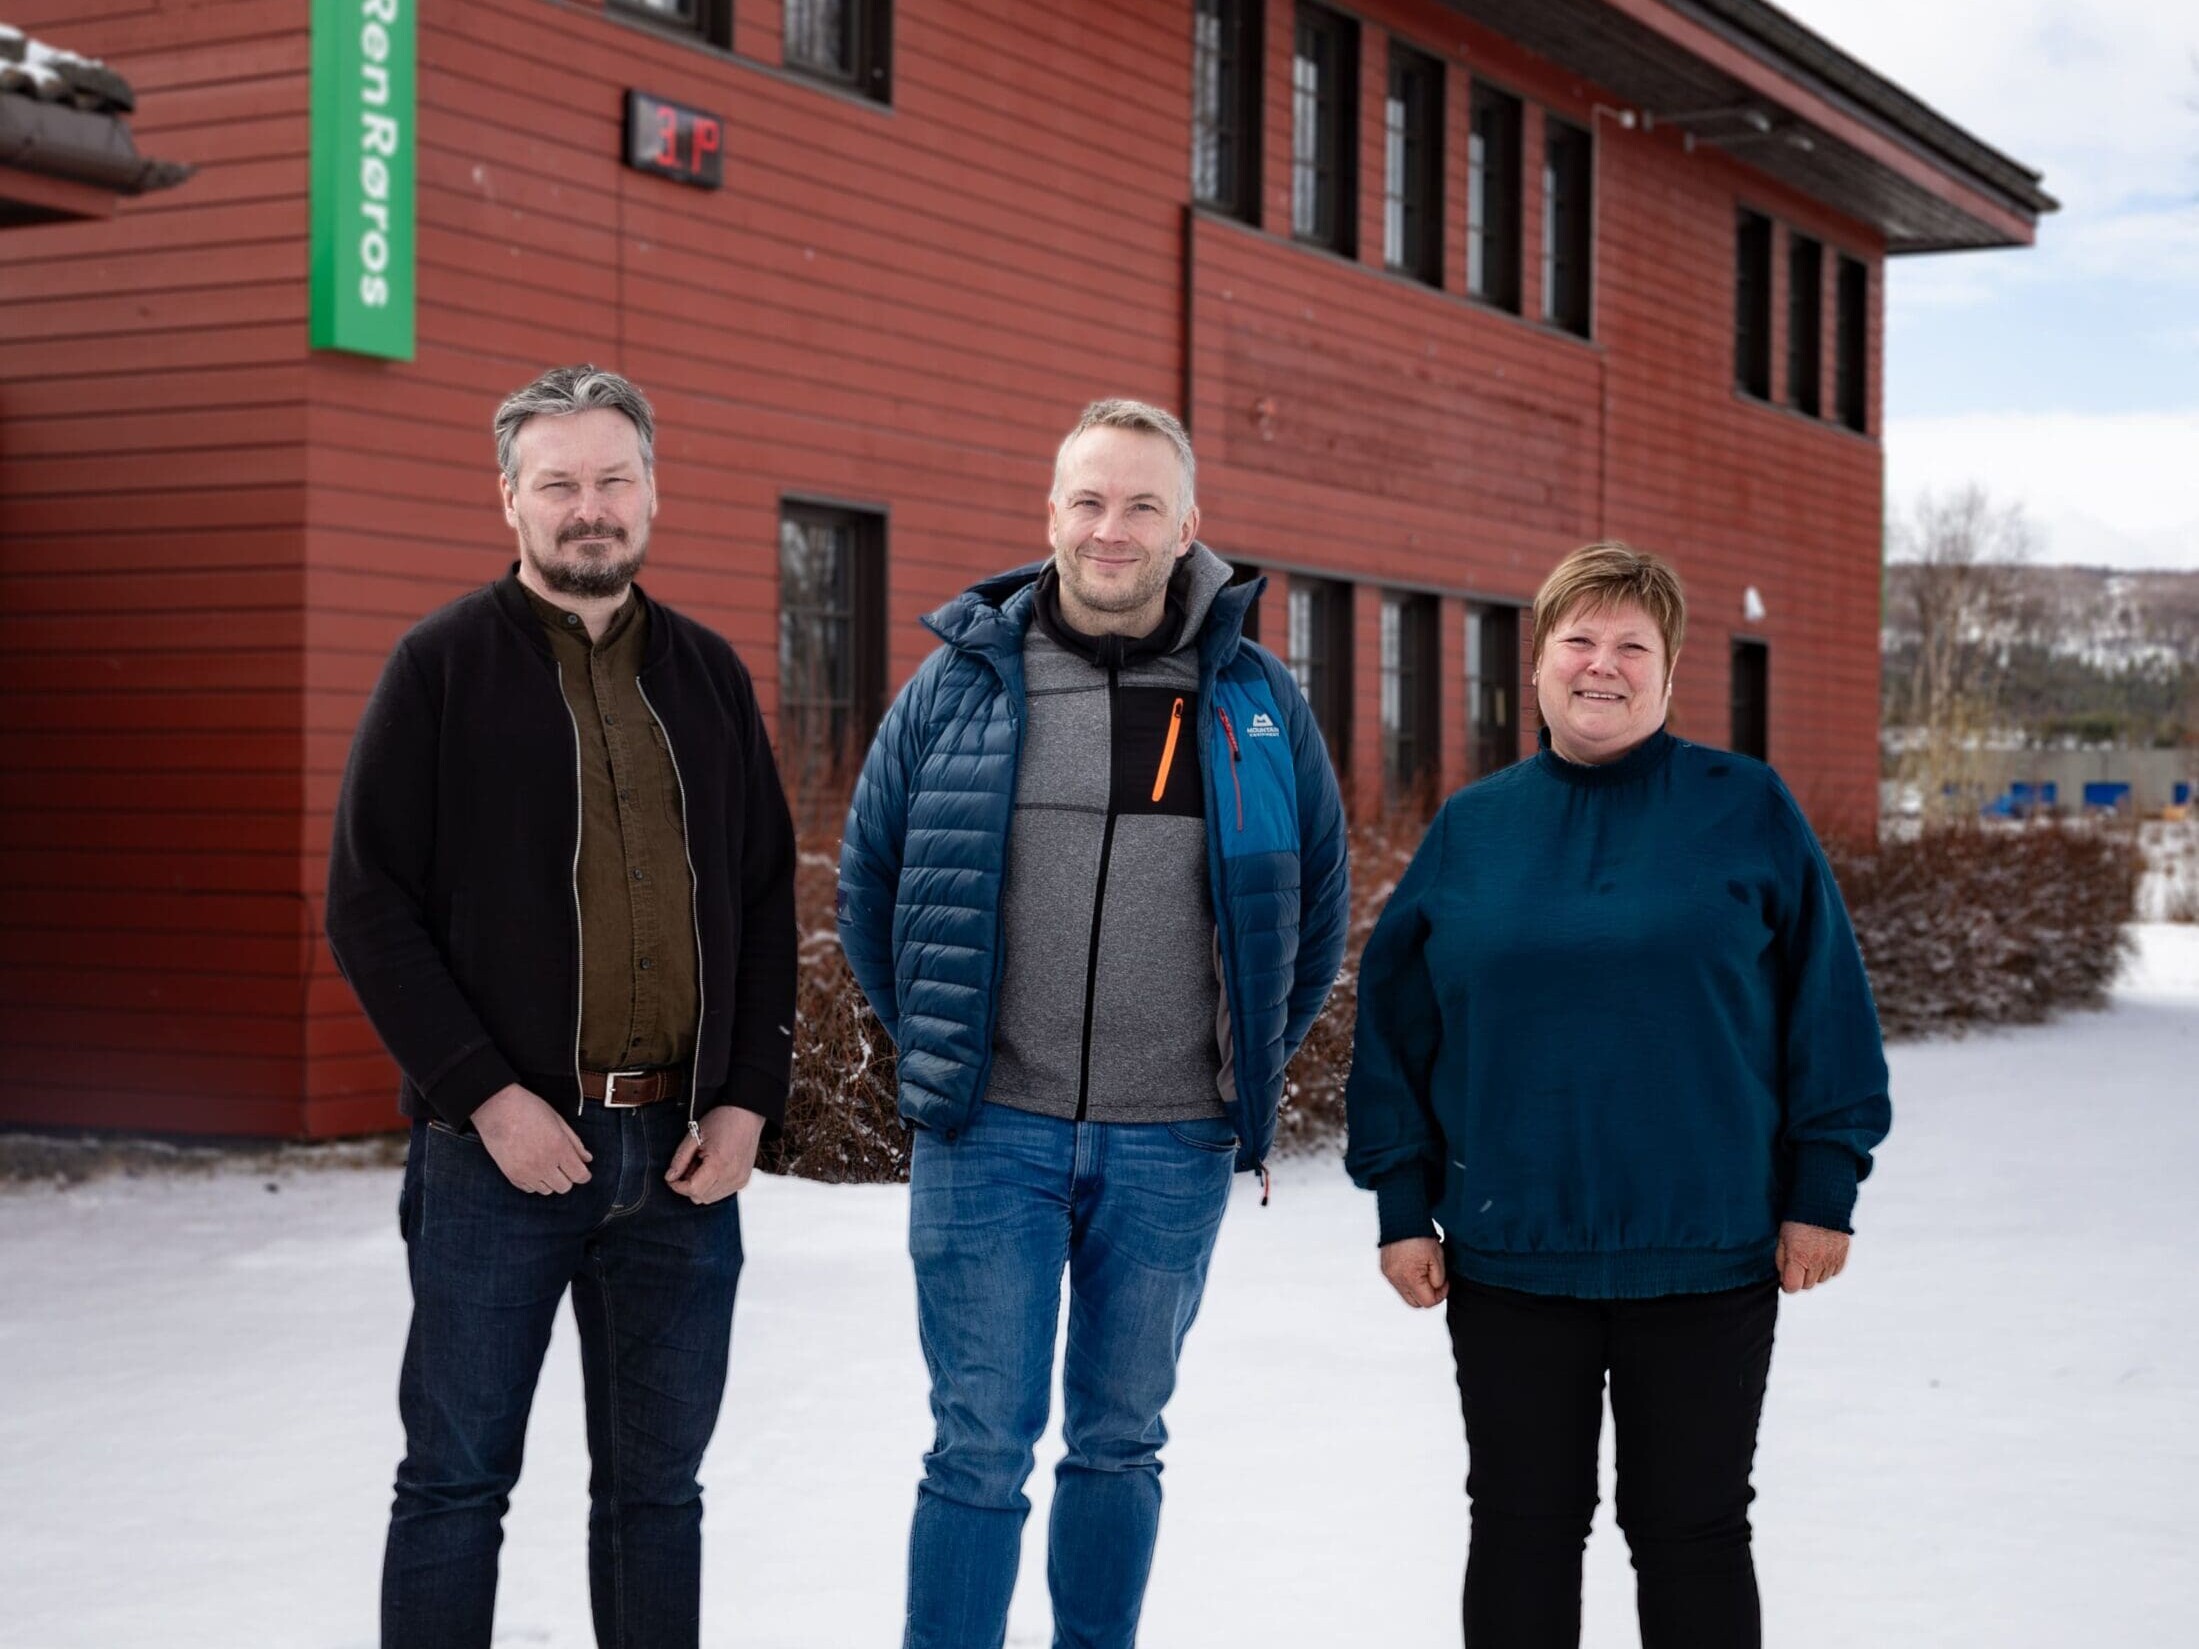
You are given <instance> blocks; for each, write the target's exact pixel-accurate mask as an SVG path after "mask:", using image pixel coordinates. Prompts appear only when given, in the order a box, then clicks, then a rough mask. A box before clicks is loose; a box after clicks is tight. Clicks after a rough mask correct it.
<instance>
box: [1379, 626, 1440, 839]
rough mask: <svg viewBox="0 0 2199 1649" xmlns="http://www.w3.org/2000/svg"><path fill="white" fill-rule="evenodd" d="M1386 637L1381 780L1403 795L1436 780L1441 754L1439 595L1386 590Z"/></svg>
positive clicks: (1394, 795)
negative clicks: (1437, 667)
mask: <svg viewBox="0 0 2199 1649" xmlns="http://www.w3.org/2000/svg"><path fill="white" fill-rule="evenodd" d="M1381 639H1382V659H1381V681H1380V688H1381V722H1382V782H1383V784H1384V785H1385V786H1386V787H1387V789H1388V791H1389V794H1390V795H1391V797H1392V798H1403V797H1407V796H1410V795H1411V794H1412V793H1413V792H1414V791H1416V790H1417V789H1419V788H1420V787H1421V786H1422V785H1423V784H1427V783H1432V782H1433V780H1434V777H1435V772H1436V765H1437V760H1438V749H1437V721H1438V718H1439V716H1440V713H1441V712H1440V710H1439V709H1438V699H1437V695H1436V668H1435V654H1436V602H1435V598H1434V597H1432V596H1424V595H1385V596H1384V597H1383V598H1382V615H1381Z"/></svg>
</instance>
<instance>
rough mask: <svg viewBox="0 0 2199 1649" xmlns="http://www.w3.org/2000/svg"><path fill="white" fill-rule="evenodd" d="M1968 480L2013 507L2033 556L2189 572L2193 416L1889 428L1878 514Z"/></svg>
mask: <svg viewBox="0 0 2199 1649" xmlns="http://www.w3.org/2000/svg"><path fill="white" fill-rule="evenodd" d="M1973 481H1974V482H1976V483H1978V484H1979V485H1981V486H1983V487H1984V488H1985V489H1986V490H1987V491H1988V492H1990V493H1991V494H1992V495H1993V496H1994V498H1996V499H1997V500H2001V501H2004V502H2015V503H2021V504H2022V505H2023V506H2024V509H2025V512H2026V513H2027V514H2028V515H2029V516H2030V517H2031V519H2032V521H2033V523H2034V524H2035V525H2036V526H2037V527H2038V528H2039V529H2040V536H2041V539H2042V543H2041V545H2040V552H2039V553H2040V559H2041V560H2043V561H2049V562H2060V561H2081V562H2086V563H2090V564H2095V565H2098V564H2105V565H2109V566H2117V567H2131V568H2135V567H2189V568H2199V408H2193V409H2191V410H2188V411H2178V412H2157V413H2100V414H2090V415H2088V414H2049V413H2038V414H2030V413H2025V414H2012V413H2003V414H1982V415H1976V416H1965V417H1952V418H1917V419H1896V420H1895V421H1894V422H1893V423H1892V424H1891V425H1889V427H1888V429H1887V431H1886V493H1887V501H1888V507H1889V508H1890V509H1893V510H1899V509H1902V508H1904V507H1905V506H1906V505H1907V504H1908V502H1909V500H1910V499H1911V498H1913V497H1914V496H1915V494H1916V493H1917V492H1918V491H1919V490H1921V489H1924V488H1933V489H1942V490H1943V489H1946V488H1950V487H1959V486H1962V485H1965V484H1967V483H1969V482H1973Z"/></svg>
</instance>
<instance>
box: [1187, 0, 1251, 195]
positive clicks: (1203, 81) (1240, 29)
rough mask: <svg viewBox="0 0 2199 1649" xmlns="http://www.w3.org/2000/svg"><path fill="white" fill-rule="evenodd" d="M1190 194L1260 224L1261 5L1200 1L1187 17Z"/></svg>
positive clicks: (1233, 0)
mask: <svg viewBox="0 0 2199 1649" xmlns="http://www.w3.org/2000/svg"><path fill="white" fill-rule="evenodd" d="M1191 100H1192V101H1191V189H1192V193H1193V194H1194V195H1195V196H1196V197H1197V198H1198V200H1199V201H1200V202H1201V203H1202V204H1204V205H1207V206H1212V207H1215V208H1217V209H1218V210H1220V211H1224V212H1227V213H1229V214H1230V215H1231V216H1232V217H1238V218H1242V219H1244V220H1245V221H1246V222H1247V223H1256V222H1258V221H1259V196H1260V181H1259V180H1260V7H1259V0H1198V6H1197V8H1196V10H1195V11H1194V13H1193V17H1192V64H1191Z"/></svg>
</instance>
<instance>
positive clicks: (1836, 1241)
mask: <svg viewBox="0 0 2199 1649" xmlns="http://www.w3.org/2000/svg"><path fill="white" fill-rule="evenodd" d="M1398 1246H1399V1247H1401V1248H1402V1247H1403V1246H1404V1244H1402V1243H1400V1244H1399V1245H1398ZM1383 1252H1384V1253H1388V1252H1389V1250H1387V1249H1384V1250H1383ZM1847 1263H1848V1234H1847V1232H1845V1231H1828V1230H1826V1229H1825V1228H1824V1227H1823V1226H1822V1225H1804V1224H1802V1223H1801V1222H1800V1221H1798V1220H1788V1221H1787V1222H1786V1223H1785V1224H1784V1225H1782V1226H1780V1227H1779V1246H1778V1248H1777V1249H1775V1250H1774V1251H1773V1253H1772V1264H1773V1265H1775V1266H1777V1267H1778V1268H1779V1286H1780V1287H1781V1288H1783V1289H1785V1290H1786V1291H1787V1292H1788V1293H1789V1294H1799V1293H1801V1292H1802V1290H1804V1289H1805V1288H1815V1287H1816V1286H1817V1285H1818V1284H1819V1283H1829V1282H1831V1281H1832V1280H1833V1279H1834V1278H1835V1277H1837V1276H1839V1275H1840V1272H1841V1269H1842V1268H1843V1267H1844V1266H1846V1265H1847ZM1385 1269H1387V1266H1385Z"/></svg>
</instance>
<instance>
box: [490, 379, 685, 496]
mask: <svg viewBox="0 0 2199 1649" xmlns="http://www.w3.org/2000/svg"><path fill="white" fill-rule="evenodd" d="M596 407H609V408H610V409H611V410H612V411H614V412H623V413H625V414H626V416H627V419H628V420H629V421H630V422H631V423H632V424H633V426H634V433H635V434H636V435H638V436H640V437H641V467H642V468H643V469H654V468H655V467H656V461H657V415H656V413H654V412H653V411H651V410H650V407H649V397H648V396H646V395H644V394H642V392H641V391H640V390H639V389H637V388H635V387H634V385H633V383H632V382H631V381H629V380H628V379H625V378H621V377H620V376H619V375H618V374H617V373H615V372H606V371H604V370H603V369H602V368H601V367H599V366H589V365H587V364H586V363H583V364H581V365H579V366H554V367H552V368H550V370H549V371H547V372H545V373H544V374H543V375H542V376H541V377H539V378H537V379H536V380H535V381H534V382H533V383H531V384H529V385H528V386H527V387H526V388H525V389H515V390H513V391H512V392H511V393H510V394H509V395H507V396H505V397H504V404H503V405H502V406H500V407H498V408H497V409H496V426H495V427H496V467H497V468H498V469H500V470H502V471H503V472H504V479H505V480H507V481H517V480H518V479H519V459H518V455H517V454H516V453H514V452H513V450H512V448H513V446H514V444H515V443H516V442H517V441H518V439H519V431H520V429H521V428H522V427H523V426H524V425H525V424H526V422H527V420H528V419H530V418H564V417H567V416H569V415H571V414H572V413H575V412H587V411H590V410H592V409H593V408H596Z"/></svg>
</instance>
